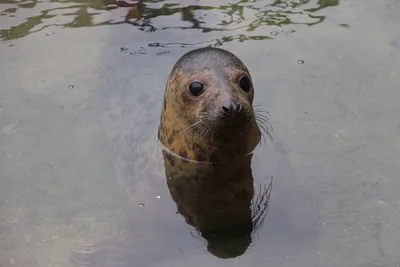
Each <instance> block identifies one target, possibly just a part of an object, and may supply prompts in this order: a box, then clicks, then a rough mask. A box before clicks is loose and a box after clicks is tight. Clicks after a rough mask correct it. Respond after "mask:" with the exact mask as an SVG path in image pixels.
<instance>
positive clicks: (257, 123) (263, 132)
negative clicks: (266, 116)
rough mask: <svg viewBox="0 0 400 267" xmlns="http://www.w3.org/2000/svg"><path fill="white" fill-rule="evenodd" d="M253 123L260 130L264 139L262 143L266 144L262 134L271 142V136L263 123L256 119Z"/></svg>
mask: <svg viewBox="0 0 400 267" xmlns="http://www.w3.org/2000/svg"><path fill="white" fill-rule="evenodd" d="M255 121H256V122H255V123H256V125H257V126H258V127H259V128H260V130H261V134H262V135H263V137H264V141H265V142H267V140H266V138H265V136H264V134H267V135H268V136H269V137H270V138H271V140H272V136H271V134H270V133H269V131H268V127H267V126H266V125H265V124H264V123H263V122H260V121H258V120H257V118H256V120H255Z"/></svg>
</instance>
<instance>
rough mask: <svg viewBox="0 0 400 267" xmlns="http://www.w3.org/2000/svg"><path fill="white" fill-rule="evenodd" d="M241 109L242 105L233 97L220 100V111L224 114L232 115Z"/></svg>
mask: <svg viewBox="0 0 400 267" xmlns="http://www.w3.org/2000/svg"><path fill="white" fill-rule="evenodd" d="M241 110H242V106H241V105H240V104H239V103H237V102H236V101H235V100H233V99H225V100H224V102H222V111H223V112H224V114H225V115H230V116H234V115H235V114H236V113H239V112H240V111H241Z"/></svg>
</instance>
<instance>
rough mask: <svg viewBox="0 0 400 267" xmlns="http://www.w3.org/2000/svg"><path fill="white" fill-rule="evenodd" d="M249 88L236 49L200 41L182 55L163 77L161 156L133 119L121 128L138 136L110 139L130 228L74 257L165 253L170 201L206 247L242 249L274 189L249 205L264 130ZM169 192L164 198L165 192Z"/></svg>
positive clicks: (98, 261)
mask: <svg viewBox="0 0 400 267" xmlns="http://www.w3.org/2000/svg"><path fill="white" fill-rule="evenodd" d="M254 94H255V92H254V85H253V80H252V77H251V75H250V72H249V70H248V69H247V67H246V66H245V64H244V63H243V62H242V61H241V60H240V59H239V58H238V57H236V56H235V55H234V54H233V53H231V52H229V51H226V50H223V49H220V48H212V47H206V48H199V49H195V50H192V51H189V52H188V53H186V54H184V55H183V56H182V57H180V58H179V59H178V60H177V62H176V63H175V65H174V66H173V68H172V70H171V72H170V74H169V77H168V81H167V83H166V86H165V90H164V98H163V101H162V103H160V104H161V105H160V108H161V116H160V114H158V116H159V117H158V118H157V121H158V125H157V126H156V127H155V129H154V130H155V132H156V136H157V138H158V144H159V145H161V146H162V148H161V153H158V152H157V153H156V154H158V155H159V156H160V161H157V160H155V159H154V157H152V156H153V155H155V154H151V153H154V151H155V150H156V149H153V147H154V146H155V143H154V144H153V142H152V141H153V140H152V141H149V140H147V142H146V141H145V140H146V138H148V136H145V135H143V134H141V135H138V134H137V133H138V123H132V122H131V121H129V122H128V119H126V121H124V122H122V123H120V125H121V127H122V126H124V127H126V128H129V126H127V125H132V127H133V126H134V127H135V128H132V129H127V130H124V131H121V132H122V134H125V135H127V133H131V135H133V134H136V135H137V136H135V138H137V139H135V142H133V140H134V139H133V138H132V137H129V138H125V137H124V136H121V135H122V134H121V133H117V134H115V137H114V138H113V140H111V142H110V144H111V145H113V144H114V145H115V144H118V149H116V148H113V151H116V153H117V156H116V157H115V158H116V162H117V163H118V164H119V166H123V167H124V169H123V170H122V168H121V170H119V172H118V173H119V175H118V176H117V178H116V180H117V183H118V184H119V187H120V190H121V192H122V194H123V195H124V197H125V199H126V200H128V201H127V202H128V204H127V206H128V208H127V209H126V214H127V215H128V216H127V217H128V220H127V225H126V229H127V231H124V232H123V234H122V236H120V237H118V238H120V239H118V240H117V241H115V239H114V240H112V239H109V240H106V241H104V242H100V244H97V245H93V246H86V247H85V249H84V250H83V251H77V252H74V253H73V255H72V262H73V263H74V264H75V265H76V266H93V267H94V266H96V267H111V266H112V267H117V266H118V267H128V266H132V264H133V263H135V264H136V266H149V265H148V264H149V262H148V261H149V259H152V258H157V259H158V260H159V259H160V258H162V256H160V255H165V252H164V251H165V248H166V247H171V244H170V241H168V240H171V239H172V240H173V239H174V238H175V237H176V234H175V235H173V236H174V237H172V236H168V235H171V234H169V233H171V228H174V227H176V226H177V225H179V221H178V219H177V218H176V216H175V210H174V208H173V206H171V205H172V204H173V203H175V206H176V208H177V210H178V213H179V214H181V215H182V216H183V217H184V218H185V222H186V223H187V224H188V225H190V226H192V227H195V228H196V229H197V230H198V232H199V233H200V234H201V236H202V237H203V238H204V239H205V240H207V242H208V246H207V247H208V251H209V252H210V253H211V254H213V255H215V256H217V257H219V258H232V257H237V256H238V255H242V254H243V253H244V252H245V251H246V249H247V248H248V246H249V245H250V242H251V238H250V235H251V234H252V233H253V232H254V231H255V230H256V229H258V228H259V227H260V226H261V225H262V221H263V218H264V217H265V214H266V210H267V207H268V201H269V194H270V191H271V190H270V188H271V186H269V187H268V189H267V190H264V191H262V190H261V191H262V192H261V193H259V194H258V200H256V201H255V203H251V200H252V199H253V197H254V196H257V194H255V192H254V188H253V176H252V171H251V167H250V165H251V161H252V152H253V150H254V149H255V148H256V146H257V145H258V144H259V143H260V140H261V138H262V137H263V134H264V133H267V134H268V131H266V129H267V128H265V126H266V125H265V123H266V117H265V116H263V115H260V114H256V113H257V112H256V110H255V108H254V107H253V99H254ZM148 112H149V113H150V112H151V111H148ZM132 115H133V114H132ZM140 117H141V118H143V117H145V116H140ZM125 118H127V116H126V113H124V119H125ZM129 119H130V118H129ZM153 121H155V120H152V121H151V122H153ZM111 139H112V138H111ZM148 139H151V138H148ZM140 140H143V142H141V141H140ZM113 141H114V142H113ZM127 145H128V146H127ZM130 145H131V147H130ZM161 146H160V147H161ZM143 148H145V151H143ZM161 163H164V164H161ZM161 169H163V170H161ZM162 175H163V176H164V178H162ZM161 181H163V182H164V183H163V184H159V183H160V182H161ZM163 190H165V192H163ZM168 191H169V194H170V196H171V199H170V201H168V199H167V200H166V198H165V193H167V194H168ZM163 193H164V194H163ZM155 194H157V195H158V194H160V195H162V196H164V201H162V202H157V203H154V200H153V199H154V198H155ZM153 197H154V198H153ZM139 203H141V204H143V205H142V207H141V208H139V207H138V204H139ZM144 204H145V205H146V206H144ZM153 217H154V218H153ZM179 219H180V220H181V219H182V218H181V217H179ZM171 221H172V222H173V223H170V222H171ZM179 229H180V230H181V231H182V228H179ZM140 235H142V236H143V237H142V238H139V237H138V236H140ZM178 235H179V234H178ZM165 236H167V237H165ZM163 237H164V238H163ZM157 247H159V249H158V250H157ZM140 248H143V249H142V250H140ZM168 254H169V255H172V254H170V253H168ZM169 255H168V256H169ZM164 257H165V261H167V260H168V259H167V256H164Z"/></svg>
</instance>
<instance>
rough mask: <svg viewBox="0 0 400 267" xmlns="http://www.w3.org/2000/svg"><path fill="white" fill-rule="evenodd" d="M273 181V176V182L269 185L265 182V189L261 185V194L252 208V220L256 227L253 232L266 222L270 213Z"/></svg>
mask: <svg viewBox="0 0 400 267" xmlns="http://www.w3.org/2000/svg"><path fill="white" fill-rule="evenodd" d="M272 181H273V177H271V182H270V184H269V186H268V187H267V186H266V185H265V184H264V190H262V189H261V185H260V191H259V194H258V196H257V197H256V199H255V201H254V204H253V205H254V206H253V208H252V220H253V227H254V230H253V233H254V232H256V231H257V229H259V228H260V227H261V226H262V225H263V224H264V219H265V217H266V216H267V214H268V210H269V200H270V198H271V191H272Z"/></svg>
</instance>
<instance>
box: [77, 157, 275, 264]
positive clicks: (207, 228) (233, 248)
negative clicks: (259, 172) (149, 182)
mask: <svg viewBox="0 0 400 267" xmlns="http://www.w3.org/2000/svg"><path fill="white" fill-rule="evenodd" d="M162 153H163V159H164V168H165V169H164V170H165V179H166V182H167V185H168V189H169V192H170V194H171V197H172V199H173V200H174V202H175V203H176V206H177V210H178V213H179V214H181V215H182V216H183V217H184V218H185V221H186V223H187V224H188V225H190V226H192V227H194V228H195V229H196V231H197V232H198V233H199V235H201V237H202V238H204V239H205V240H206V241H207V249H208V251H209V252H210V253H211V254H212V255H214V256H216V257H218V258H221V259H227V258H235V257H238V256H240V255H243V254H244V253H245V252H246V251H247V249H248V248H249V247H250V246H251V243H252V241H253V239H252V236H253V235H254V234H255V233H256V232H257V230H259V229H260V227H261V226H262V225H263V223H264V219H265V217H266V215H267V212H268V207H269V199H270V196H271V190H272V178H271V181H270V183H269V185H268V186H266V185H264V186H263V187H260V190H259V192H258V194H254V191H255V190H254V189H255V188H254V180H253V175H252V170H251V161H252V157H253V155H252V154H249V155H247V156H245V157H243V158H239V159H236V160H234V161H230V162H225V163H216V164H204V163H196V162H193V161H188V160H185V159H183V158H180V157H177V156H174V155H173V154H171V153H169V152H167V151H165V150H163V152H162ZM139 205H141V206H142V207H143V204H139ZM161 208H162V207H161ZM166 212H167V213H168V214H170V215H172V214H173V213H174V210H168V211H166ZM152 213H160V211H158V212H157V211H152ZM139 214H140V213H137V214H136V215H135V216H140V215H139ZM135 216H134V217H135ZM164 216H165V215H164ZM136 220H140V219H138V217H136V219H133V221H130V224H132V225H136V223H135V222H136ZM129 229H130V228H128V229H127V231H124V232H123V235H122V236H119V237H116V239H115V238H111V239H107V240H105V241H103V242H100V243H98V244H96V245H89V246H84V247H82V250H80V251H74V252H73V253H72V257H71V261H72V263H73V264H74V265H75V266H80V267H81V266H87V267H130V266H133V265H132V264H133V263H137V262H142V260H143V259H142V258H143V257H144V258H146V259H147V254H145V253H144V251H146V250H148V249H149V246H146V245H143V244H142V242H144V240H141V241H140V242H138V236H137V231H135V230H133V231H132V232H129ZM157 230H158V232H157ZM151 231H152V232H154V235H155V236H158V239H157V240H158V241H159V242H160V243H161V245H160V246H161V247H162V250H163V251H164V252H165V253H166V254H170V253H171V252H170V251H169V250H168V249H166V248H165V244H166V243H168V240H170V239H173V238H174V237H173V236H174V235H177V234H178V235H179V233H175V232H167V231H164V232H162V231H161V230H160V229H157V228H154V229H153V230H151ZM134 232H135V233H136V234H135V233H134ZM163 240H167V241H163ZM162 242H165V243H162ZM138 244H140V248H143V250H140V248H139V247H138ZM153 250H154V251H157V249H156V248H154V247H153ZM148 255H152V256H153V254H148ZM166 260H168V259H166ZM138 266H140V264H139V265H138Z"/></svg>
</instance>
